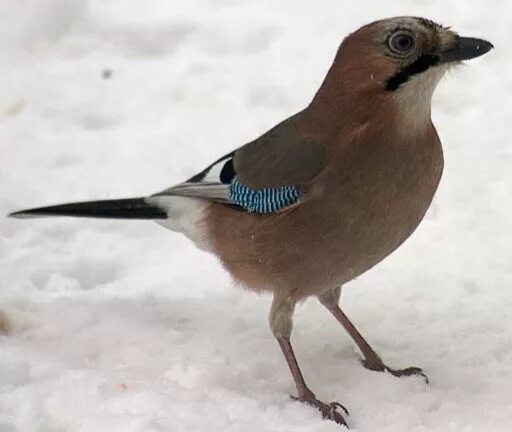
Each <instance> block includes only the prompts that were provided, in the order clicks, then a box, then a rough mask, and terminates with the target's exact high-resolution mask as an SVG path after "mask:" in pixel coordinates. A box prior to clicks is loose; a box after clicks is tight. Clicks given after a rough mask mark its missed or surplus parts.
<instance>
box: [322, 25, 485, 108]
mask: <svg viewBox="0 0 512 432" xmlns="http://www.w3.org/2000/svg"><path fill="white" fill-rule="evenodd" d="M492 48H493V45H492V44H491V43H490V42H487V41H485V40H482V39H475V38H468V37H461V36H459V35H458V34H457V33H456V32H454V31H453V30H451V29H450V28H448V27H444V26H442V25H440V24H437V23H435V22H433V21H430V20H427V19H424V18H419V17H396V18H389V19H384V20H380V21H375V22H373V23H370V24H368V25H365V26H363V27H361V28H360V29H358V30H357V31H355V32H354V33H352V34H350V35H349V36H347V37H346V38H345V39H344V41H343V42H342V44H341V46H340V48H339V50H338V53H337V55H336V58H335V61H334V64H333V66H332V68H331V70H330V71H329V74H328V75H327V77H326V80H325V82H324V85H323V86H322V87H324V88H325V90H327V91H328V92H330V93H335V94H338V95H340V98H346V97H349V98H351V99H353V98H354V97H356V98H359V100H364V99H366V100H367V101H372V103H373V104H375V103H377V99H376V97H380V100H382V101H386V102H389V98H392V99H393V101H395V102H396V104H398V105H399V106H401V107H403V108H404V109H405V110H407V111H408V112H412V113H413V114H418V111H421V110H423V111H424V112H425V113H428V114H429V113H430V101H431V99H432V94H433V92H434V89H435V87H436V85H437V83H438V82H439V80H440V79H441V78H442V76H443V75H444V74H445V72H446V71H447V70H448V69H449V68H450V67H452V66H453V65H456V64H458V63H460V62H461V61H463V60H469V59H472V58H475V57H479V56H481V55H483V54H485V53H487V52H488V51H490V50H491V49H492ZM320 93H324V94H325V93H326V92H322V91H321V92H320ZM319 96H320V97H321V94H320V95H319ZM372 96H374V97H373V98H372ZM428 117H429V118H430V116H428Z"/></svg>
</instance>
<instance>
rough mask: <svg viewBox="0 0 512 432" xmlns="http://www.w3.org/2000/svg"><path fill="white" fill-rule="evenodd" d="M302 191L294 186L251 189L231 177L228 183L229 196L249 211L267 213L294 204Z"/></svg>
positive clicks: (234, 202)
mask: <svg viewBox="0 0 512 432" xmlns="http://www.w3.org/2000/svg"><path fill="white" fill-rule="evenodd" d="M301 195H302V193H301V192H300V191H299V189H297V188H296V187H295V186H282V187H277V188H263V189H252V188H250V187H249V186H246V185H244V184H242V183H240V182H239V181H238V179H237V178H236V177H234V178H233V180H232V181H231V183H230V185H229V198H230V200H231V201H233V204H236V205H238V206H240V207H242V208H243V209H244V210H246V211H248V212H250V213H259V214H267V213H274V212H277V211H279V210H281V209H283V208H285V207H288V206H289V205H292V204H295V203H296V202H297V201H298V200H299V198H300V197H301Z"/></svg>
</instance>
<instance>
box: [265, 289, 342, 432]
mask: <svg viewBox="0 0 512 432" xmlns="http://www.w3.org/2000/svg"><path fill="white" fill-rule="evenodd" d="M294 309H295V302H294V301H291V300H290V299H289V298H287V296H286V295H282V294H280V293H277V292H276V293H274V300H273V302H272V307H271V309H270V316H269V321H270V328H271V329H272V333H273V334H274V336H275V338H276V339H277V342H278V343H279V346H280V348H281V351H282V352H283V355H284V357H285V359H286V362H287V363H288V367H289V368H290V372H291V373H292V376H293V380H294V381H295V386H296V387H297V393H298V395H297V396H292V399H294V400H298V401H300V402H304V403H307V404H308V405H311V406H313V407H315V408H317V409H318V410H319V411H320V412H321V413H322V416H323V417H324V418H325V419H328V420H332V421H334V422H336V423H338V424H340V425H343V426H347V423H346V421H345V419H344V418H343V416H342V415H341V414H340V413H339V412H338V410H337V409H338V408H341V409H342V410H343V411H345V413H347V414H348V412H347V410H346V408H345V407H344V406H343V405H341V404H340V403H339V402H331V403H325V402H322V401H321V400H319V399H317V398H316V396H315V394H314V393H313V392H312V391H311V390H310V389H309V387H308V386H307V385H306V382H305V381H304V377H303V376H302V372H301V370H300V368H299V364H298V362H297V358H296V357H295V353H294V352H293V348H292V344H291V343H290V335H291V332H292V326H293V321H292V316H293V311H294Z"/></svg>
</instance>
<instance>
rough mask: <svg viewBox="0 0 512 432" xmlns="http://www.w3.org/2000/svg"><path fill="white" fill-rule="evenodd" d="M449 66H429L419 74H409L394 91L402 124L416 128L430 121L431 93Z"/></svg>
mask: <svg viewBox="0 0 512 432" xmlns="http://www.w3.org/2000/svg"><path fill="white" fill-rule="evenodd" d="M449 68H450V66H449V65H442V66H435V67H431V68H430V69H428V70H426V71H425V72H422V73H421V74H418V75H413V76H411V77H410V78H409V80H408V81H407V82H406V83H404V84H403V85H402V87H401V88H399V89H397V90H396V91H395V97H396V101H397V104H398V107H399V111H400V113H401V115H402V120H403V122H404V126H407V127H408V128H412V130H416V129H417V128H419V127H423V126H425V125H426V124H427V123H428V122H430V107H431V104H432V95H433V94H434V90H435V88H436V87H437V84H438V83H439V81H440V80H441V78H442V77H443V75H444V74H445V73H446V71H447V70H448V69H449Z"/></svg>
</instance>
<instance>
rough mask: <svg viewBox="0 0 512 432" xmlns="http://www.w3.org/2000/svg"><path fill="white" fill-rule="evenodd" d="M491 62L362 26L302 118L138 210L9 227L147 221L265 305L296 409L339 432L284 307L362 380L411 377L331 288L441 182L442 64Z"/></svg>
mask: <svg viewBox="0 0 512 432" xmlns="http://www.w3.org/2000/svg"><path fill="white" fill-rule="evenodd" d="M491 48H493V46H492V44H491V43H489V42H487V41H484V40H481V39H474V38H467V37H460V36H458V35H457V34H456V33H455V32H453V31H452V30H450V29H448V28H446V27H443V26H441V25H439V24H436V23H434V22H432V21H430V20H427V19H423V18H418V17H396V18H390V19H384V20H380V21H376V22H373V23H370V24H368V25H365V26H364V27H362V28H360V29H358V30H357V31H355V32H354V33H352V34H350V35H349V36H347V37H346V38H345V39H344V40H343V42H342V44H341V46H340V48H339V50H338V52H337V53H336V56H335V59H334V62H333V64H332V66H331V68H330V70H329V71H328V73H327V76H326V77H325V80H324V81H323V83H322V85H321V86H320V89H319V90H318V91H317V93H316V94H315V96H314V97H313V100H312V101H311V103H310V104H309V105H308V106H307V107H306V108H305V109H303V110H302V111H300V112H298V113H297V114H295V115H293V116H291V117H290V118H288V119H286V120H284V121H282V122H281V123H279V124H278V125H277V126H275V127H274V128H272V129H271V130H270V131H268V132H266V133H265V134H263V135H262V136H261V137H259V138H257V139H255V140H254V141H252V142H250V143H248V144H246V145H244V146H242V147H240V148H238V149H237V150H235V151H233V152H232V153H230V154H228V155H226V156H224V157H222V158H220V159H218V160H217V161H215V162H214V163H212V164H211V165H210V166H208V167H207V168H206V169H204V170H203V171H201V172H200V173H199V174H197V175H195V176H193V177H191V178H190V179H189V180H187V181H185V182H183V183H180V184H178V185H176V186H173V187H170V188H168V189H165V190H163V191H161V192H158V193H156V194H153V195H150V196H147V197H142V198H132V199H118V200H106V201H105V200H104V201H93V202H81V203H72V204H63V205H57V206H51V207H43V208H36V209H30V210H24V211H19V212H15V213H12V214H11V215H10V216H13V217H20V218H25V217H38V216H80V217H97V218H121V219H148V220H154V221H156V222H158V223H160V224H161V225H163V226H164V227H166V228H168V229H170V230H173V231H178V232H181V233H183V234H185V235H186V236H188V237H189V238H190V239H191V240H192V241H193V242H194V243H195V244H196V245H197V246H199V247H200V248H202V249H204V250H207V251H209V252H211V253H213V254H215V255H216V256H217V257H218V258H219V259H220V261H221V262H222V264H223V266H224V267H225V268H226V269H227V271H228V272H229V273H230V274H231V275H232V276H233V278H234V279H235V280H236V281H238V282H239V283H240V284H241V285H243V286H245V287H247V288H249V289H251V290H254V291H257V292H270V293H272V295H273V301H272V306H271V308H270V314H269V321H270V328H271V330H272V333H273V335H274V336H275V338H276V339H277V342H278V344H279V346H280V348H281V350H282V352H283V354H284V357H285V359H286V362H287V363H288V366H289V368H290V371H291V374H292V376H293V379H294V381H295V385H296V387H297V396H294V399H296V400H299V401H301V402H305V403H307V404H309V405H311V406H314V407H316V408H317V409H318V410H319V411H320V412H321V413H322V415H323V417H324V418H327V419H330V420H333V421H335V422H336V423H338V424H341V425H346V422H345V418H344V414H343V413H342V412H340V411H346V410H345V409H344V408H343V406H342V405H340V404H339V403H337V402H333V403H324V402H322V401H321V400H319V399H317V397H316V396H315V394H314V393H313V391H312V390H310V388H309V387H308V386H307V384H306V382H305V380H304V377H303V375H302V373H301V370H300V368H299V364H298V362H297V359H296V357H295V354H294V351H293V348H292V345H291V343H290V335H291V332H292V316H293V312H294V308H295V305H296V304H297V303H298V302H300V301H301V300H303V299H305V298H307V297H310V296H316V297H317V298H318V300H319V301H320V302H321V304H322V305H323V306H325V308H326V309H327V310H328V311H329V312H330V313H331V314H332V315H333V316H334V318H336V320H337V321H339V323H340V324H341V325H342V326H343V327H344V328H345V330H346V331H347V332H348V333H349V335H350V336H351V337H352V339H353V340H354V342H355V343H356V344H357V346H358V347H359V349H360V350H361V353H362V355H363V360H362V363H363V365H364V366H365V367H366V368H368V369H371V370H374V371H387V372H388V373H391V374H393V375H395V376H404V375H413V374H420V375H423V372H422V370H421V369H419V368H415V367H409V368H405V369H393V368H391V367H388V366H387V365H386V364H385V363H384V362H383V361H382V360H381V358H380V356H379V355H378V354H377V353H376V352H375V351H374V350H373V349H372V347H371V346H370V345H369V344H368V342H366V340H365V339H364V338H363V336H362V335H361V334H360V333H359V332H358V330H357V329H356V327H355V326H354V325H353V324H352V323H351V322H350V320H349V319H348V317H347V316H346V315H345V314H344V313H343V311H342V310H341V309H340V307H339V306H338V302H339V298H340V292H341V286H342V285H344V284H345V283H347V282H349V281H350V280H352V279H354V278H355V277H357V276H359V275H361V274H362V273H364V272H366V271H367V270H369V269H370V268H371V267H373V266H374V265H375V264H377V263H379V262H380V261H382V260H383V259H384V258H385V257H386V256H388V255H389V254H390V253H391V252H393V251H394V250H395V249H396V248H397V247H399V246H400V245H401V244H402V243H403V242H404V241H405V240H406V239H407V238H408V237H409V236H410V235H411V234H412V232H413V231H414V230H415V229H416V227H417V226H418V224H419V223H420V221H421V220H422V218H423V216H424V215H425V212H426V211H427V209H428V207H429V205H430V203H431V201H432V198H433V196H434V193H435V191H436V188H437V185H438V183H439V180H440V178H441V173H442V170H443V152H442V148H441V142H440V140H439V137H438V135H437V133H436V129H435V127H434V125H433V124H432V120H431V116H430V110H431V99H432V94H433V92H434V89H435V87H436V85H437V83H438V82H439V80H440V79H441V77H442V76H443V75H444V74H445V72H446V71H447V70H448V69H449V68H450V67H452V66H453V65H454V64H457V63H459V62H460V61H462V60H467V59H471V58H474V57H478V56H481V55H483V54H485V53H487V52H488V51H490V50H491ZM423 376H424V377H425V375H423ZM425 378H426V377H425ZM338 408H342V410H339V409H338Z"/></svg>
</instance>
